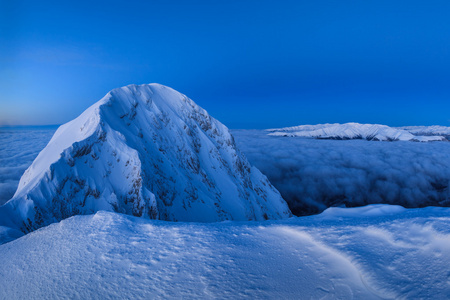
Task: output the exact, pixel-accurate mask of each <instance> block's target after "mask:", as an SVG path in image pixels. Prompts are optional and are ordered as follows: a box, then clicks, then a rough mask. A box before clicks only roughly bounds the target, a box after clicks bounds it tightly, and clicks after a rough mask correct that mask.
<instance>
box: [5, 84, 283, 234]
mask: <svg viewBox="0 0 450 300" xmlns="http://www.w3.org/2000/svg"><path fill="white" fill-rule="evenodd" d="M98 210H109V211H115V212H121V213H125V214H130V215H134V216H139V217H144V218H150V219H161V220H170V221H199V222H214V221H222V220H264V219H278V218H285V217H289V216H290V215H291V214H290V210H289V208H288V207H287V204H286V202H285V201H284V200H283V199H282V198H281V196H280V194H279V193H278V191H277V190H276V189H275V188H274V187H273V186H272V185H271V184H270V183H269V181H268V180H267V178H266V177H265V176H264V175H262V174H261V172H259V170H257V169H256V168H254V167H252V166H250V164H249V163H248V161H247V159H246V158H245V157H244V156H243V154H241V153H240V152H239V150H238V149H236V146H235V143H234V139H233V137H232V136H231V134H230V133H229V131H228V129H227V128H226V127H225V126H224V125H223V124H221V123H220V122H218V121H217V120H215V119H213V118H212V117H210V116H209V115H208V114H207V112H206V111H205V110H203V109H202V108H200V107H199V106H197V105H196V104H195V103H194V102H193V101H192V100H190V99H189V98H187V97H186V96H184V95H182V94H180V93H178V92H177V91H175V90H173V89H171V88H168V87H165V86H162V85H158V84H150V85H140V86H138V85H130V86H126V87H123V88H119V89H115V90H113V91H111V92H109V93H108V94H107V95H106V96H105V97H104V98H103V99H101V100H100V101H99V102H97V103H95V104H94V105H92V106H91V107H90V108H88V109H87V110H86V111H85V112H84V113H83V114H81V115H80V116H79V117H78V118H76V119H75V120H73V121H71V122H69V123H67V124H65V125H63V126H61V127H60V128H59V129H58V130H57V131H56V133H55V135H54V136H53V138H52V139H51V141H50V142H49V144H48V145H47V147H46V148H45V149H44V150H43V151H42V152H41V153H40V154H39V155H38V157H37V158H36V160H35V161H34V162H33V164H32V165H31V166H30V167H29V168H28V169H27V171H26V172H25V174H24V175H23V177H22V178H21V180H20V183H19V187H18V189H17V191H16V193H15V195H14V197H13V198H12V199H11V200H10V201H9V202H7V203H6V204H5V205H4V206H2V207H0V220H2V224H0V225H5V226H11V227H15V228H19V229H20V230H22V231H23V232H29V231H32V230H34V229H37V228H39V227H42V226H45V225H48V224H50V223H52V222H56V221H59V220H62V219H65V218H67V217H70V216H73V215H77V214H90V213H94V212H95V211H98Z"/></svg>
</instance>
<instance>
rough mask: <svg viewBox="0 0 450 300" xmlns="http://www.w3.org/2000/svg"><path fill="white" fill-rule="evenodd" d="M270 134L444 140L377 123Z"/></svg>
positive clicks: (281, 130) (308, 127)
mask: <svg viewBox="0 0 450 300" xmlns="http://www.w3.org/2000/svg"><path fill="white" fill-rule="evenodd" d="M267 131H269V132H270V133H269V135H272V136H290V137H309V138H318V139H339V140H351V139H365V140H369V141H414V142H430V141H444V140H446V139H445V137H443V136H435V135H423V136H421V135H414V134H412V133H411V132H409V131H407V130H404V129H401V128H393V127H389V126H386V125H379V124H359V123H345V124H338V123H335V124H318V125H300V126H294V127H285V128H278V129H267Z"/></svg>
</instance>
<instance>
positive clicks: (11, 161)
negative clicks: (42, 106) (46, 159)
mask: <svg viewBox="0 0 450 300" xmlns="http://www.w3.org/2000/svg"><path fill="white" fill-rule="evenodd" d="M55 130H56V128H46V129H11V128H0V140H1V141H2V142H1V143H0V205H3V204H4V203H5V202H7V201H8V200H9V199H11V198H12V196H13V195H14V193H15V192H16V189H17V186H18V185H19V180H20V177H22V175H23V172H25V170H26V169H27V168H28V167H29V166H30V165H31V163H32V162H33V160H34V159H35V158H36V156H37V155H38V154H39V152H40V151H41V150H42V149H44V147H45V146H46V145H47V143H48V142H49V141H50V139H51V137H52V136H53V133H55Z"/></svg>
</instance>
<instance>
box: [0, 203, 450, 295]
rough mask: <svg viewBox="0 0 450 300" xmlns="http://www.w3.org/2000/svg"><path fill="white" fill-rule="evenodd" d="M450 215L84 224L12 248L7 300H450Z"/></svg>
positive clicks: (391, 212)
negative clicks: (205, 222)
mask: <svg viewBox="0 0 450 300" xmlns="http://www.w3.org/2000/svg"><path fill="white" fill-rule="evenodd" d="M449 215H450V209H448V208H421V209H413V210H407V209H404V208H401V207H398V206H387V205H374V206H369V207H361V208H347V209H341V208H331V209H328V210H326V211H325V212H324V213H323V214H321V215H317V216H311V217H303V218H291V219H288V220H277V221H268V222H222V223H208V224H201V223H183V222H179V223H175V222H163V221H155V220H145V219H142V218H136V217H132V216H126V215H122V214H117V213H110V212H98V213H96V214H95V215H91V216H75V217H72V218H69V219H66V220H63V221H62V222H60V223H56V224H51V225H50V226H48V227H45V228H42V229H40V230H37V231H35V232H32V233H30V234H28V235H26V236H24V237H21V238H19V239H17V240H15V241H12V242H10V243H7V244H4V245H0V253H1V255H0V265H1V266H2V267H1V268H0V278H1V279H2V280H0V298H1V299H59V298H69V299H216V298H219V299H299V298H300V299H448V296H449V295H450V285H449V279H450V274H449V267H448V262H449V261H450V218H449Z"/></svg>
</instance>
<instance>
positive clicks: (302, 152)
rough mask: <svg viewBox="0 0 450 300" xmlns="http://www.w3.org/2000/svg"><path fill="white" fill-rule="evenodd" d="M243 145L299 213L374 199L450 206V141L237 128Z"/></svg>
mask: <svg viewBox="0 0 450 300" xmlns="http://www.w3.org/2000/svg"><path fill="white" fill-rule="evenodd" d="M232 133H233V135H234V137H235V140H236V143H237V145H238V148H240V150H241V151H242V152H244V153H245V155H246V156H247V158H248V159H249V161H250V163H251V164H253V165H255V166H256V167H257V168H259V169H260V170H261V172H263V173H264V174H265V175H266V176H267V177H268V178H269V180H270V181H271V182H272V184H273V185H274V186H275V187H276V188H277V189H278V190H279V191H280V193H281V194H282V196H283V198H284V199H285V200H286V201H287V202H288V204H289V206H290V208H291V210H292V211H293V213H294V214H296V215H307V214H313V213H317V212H320V211H322V210H324V209H325V208H326V207H329V206H342V205H345V206H361V205H366V204H373V203H387V204H399V205H402V206H405V207H423V206H430V205H435V206H450V191H449V185H450V143H449V142H432V143H418V142H406V141H404V142H402V141H397V142H374V141H366V140H346V141H341V140H317V139H308V138H298V137H273V136H268V135H267V132H264V131H262V130H233V131H232Z"/></svg>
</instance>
